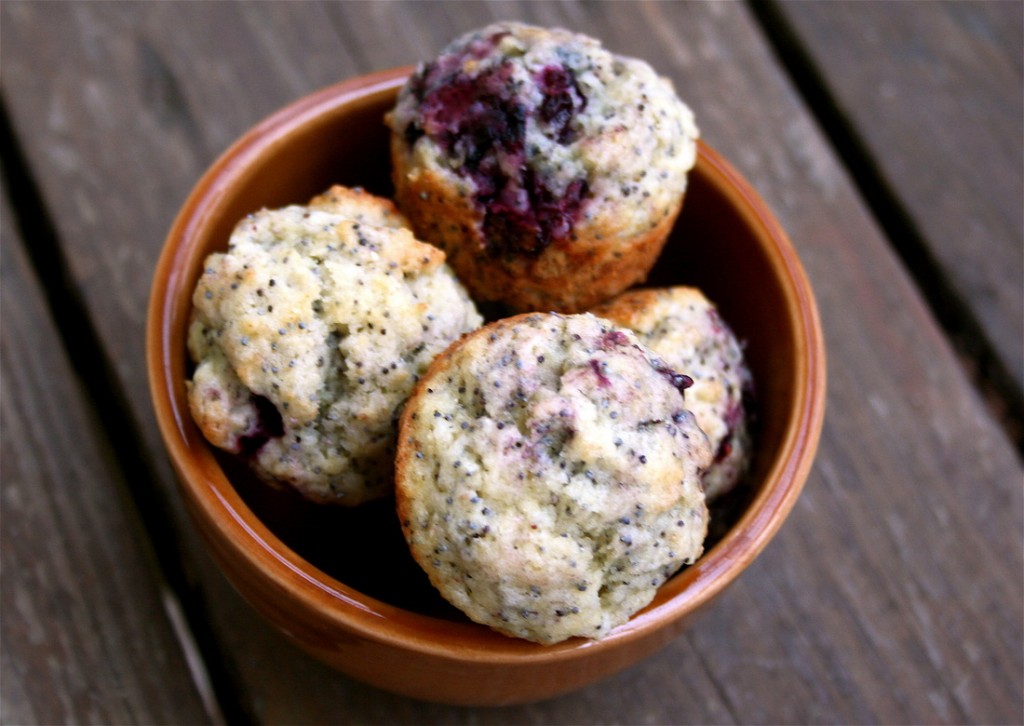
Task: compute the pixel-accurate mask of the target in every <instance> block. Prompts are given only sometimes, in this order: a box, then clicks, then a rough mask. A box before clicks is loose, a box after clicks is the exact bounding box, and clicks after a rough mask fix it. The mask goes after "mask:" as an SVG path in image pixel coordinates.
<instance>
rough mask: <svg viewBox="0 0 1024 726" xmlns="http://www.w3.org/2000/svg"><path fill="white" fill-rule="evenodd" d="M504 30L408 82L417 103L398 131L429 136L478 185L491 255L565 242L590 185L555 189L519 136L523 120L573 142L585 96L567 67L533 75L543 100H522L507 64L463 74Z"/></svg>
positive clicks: (581, 182)
mask: <svg viewBox="0 0 1024 726" xmlns="http://www.w3.org/2000/svg"><path fill="white" fill-rule="evenodd" d="M501 35H502V34H497V35H495V36H491V37H489V38H484V39H476V40H475V41H473V42H472V43H470V44H469V46H467V47H466V48H464V49H462V51H461V52H458V53H451V54H446V55H443V56H441V57H440V58H439V59H437V60H436V61H434V62H433V63H430V64H428V65H427V66H425V67H424V68H423V69H422V71H421V72H420V73H419V74H417V76H416V77H415V78H414V79H413V81H412V83H411V86H410V88H411V92H412V93H413V95H414V96H415V97H416V98H417V100H419V108H418V110H417V115H416V117H415V119H414V120H413V121H412V122H411V123H410V124H409V125H408V126H406V128H405V131H404V136H405V139H406V141H407V142H408V143H409V144H410V145H412V144H414V143H416V141H418V140H419V139H420V138H421V137H422V136H424V135H426V136H427V137H429V138H430V139H431V140H432V141H434V143H436V144H437V145H438V147H439V148H440V149H441V150H442V151H443V152H444V153H445V154H446V155H447V156H448V157H450V158H451V159H453V160H454V161H455V163H454V165H453V166H454V168H455V169H456V170H457V172H458V173H460V174H462V175H463V176H465V177H468V178H469V179H471V180H472V181H473V183H474V185H475V189H476V191H475V193H474V197H473V199H474V203H475V204H476V205H477V207H478V208H479V209H480V211H481V214H482V220H481V231H482V233H483V247H484V250H486V251H487V252H489V253H491V254H494V255H501V256H506V255H517V254H523V255H538V254H540V253H541V252H543V251H544V249H545V248H546V247H547V246H548V245H550V244H551V243H552V242H555V241H558V240H563V239H567V238H569V237H570V236H571V235H572V232H573V228H574V225H575V223H576V221H577V220H578V219H579V216H580V212H581V209H582V206H583V203H584V201H585V199H586V198H587V193H588V191H589V189H588V185H587V180H586V179H585V178H578V179H573V180H571V181H569V182H568V183H567V184H565V185H564V190H562V191H560V192H559V191H556V190H555V183H554V180H552V179H550V178H548V177H547V176H546V175H545V174H543V173H540V172H538V171H537V170H536V169H535V168H534V167H535V164H533V163H532V162H533V159H531V155H532V154H535V153H537V152H536V151H532V150H528V149H527V143H526V136H527V125H528V122H529V121H531V120H532V121H534V123H535V125H536V127H537V129H538V130H539V131H540V132H541V133H542V134H544V135H545V136H546V137H548V138H549V139H551V140H553V141H555V142H556V143H559V144H562V145H567V144H571V143H572V142H573V141H575V139H576V138H577V136H578V130H577V128H576V126H575V125H574V124H573V121H574V120H575V119H576V117H577V116H578V114H579V113H580V112H581V111H582V110H583V109H584V108H585V107H586V103H587V100H586V97H585V96H584V95H583V93H582V92H581V90H580V88H579V85H578V84H577V82H576V76H575V74H574V73H573V71H572V70H571V69H569V68H566V67H564V66H559V65H550V66H545V67H544V68H542V69H540V70H539V71H538V72H536V73H534V74H533V75H532V76H531V82H532V83H534V84H535V85H536V87H537V89H538V90H539V91H540V92H541V99H542V100H541V101H540V103H539V104H536V105H527V103H526V102H525V100H524V99H525V98H526V97H527V96H528V95H529V94H524V93H522V92H521V89H520V87H519V83H520V82H519V81H518V80H517V79H516V78H515V77H514V70H515V67H514V65H513V64H512V62H511V61H504V62H502V63H500V64H498V65H496V66H492V67H489V68H487V69H485V70H483V71H480V72H477V73H474V74H469V73H466V72H465V70H464V69H465V67H466V66H467V65H469V66H472V65H473V64H467V63H466V61H469V60H473V59H475V60H479V59H481V58H483V57H484V56H485V55H486V54H487V53H488V52H490V51H492V50H493V48H494V47H495V46H496V45H497V43H498V41H500V39H501Z"/></svg>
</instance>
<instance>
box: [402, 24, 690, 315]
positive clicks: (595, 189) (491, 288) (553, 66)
mask: <svg viewBox="0 0 1024 726" xmlns="http://www.w3.org/2000/svg"><path fill="white" fill-rule="evenodd" d="M388 124H389V125H390V128H391V131H392V135H391V150H392V162H393V176H394V183H395V188H396V195H397V200H398V206H399V208H400V209H401V210H402V211H403V212H404V213H405V214H406V215H408V217H409V219H410V221H411V222H412V225H413V229H414V230H415V231H416V233H417V236H419V237H420V239H423V240H425V241H427V242H430V243H433V244H436V245H438V246H440V247H441V248H442V249H444V250H445V252H446V253H447V254H448V261H449V264H451V265H452V268H453V269H454V270H455V272H456V273H457V274H458V275H459V277H460V279H462V281H463V282H464V283H465V284H466V285H467V287H468V288H469V291H470V293H471V294H472V295H473V296H474V298H475V299H476V300H477V301H478V302H480V301H500V302H503V303H506V304H507V305H509V306H511V307H512V308H513V309H516V310H520V311H529V310H556V311H562V312H579V311H582V310H585V309H586V308H588V307H590V306H591V305H594V304H596V303H598V302H600V301H602V300H605V299H607V298H609V297H612V296H613V295H615V294H617V293H619V292H621V291H622V290H624V289H626V288H627V287H629V286H630V285H632V284H634V283H636V282H639V281H641V280H643V279H644V278H645V277H646V275H647V272H648V271H649V270H650V268H651V266H652V265H653V264H654V261H655V259H656V258H657V256H658V254H659V252H660V251H661V248H662V247H663V245H664V243H665V239H666V237H667V235H668V233H669V231H670V229H671V227H672V225H673V223H674V221H675V219H676V216H677V215H678V213H679V210H680V207H681V204H682V201H683V195H684V192H685V189H686V181H687V172H688V171H689V170H690V169H691V168H692V166H693V165H694V162H695V160H696V153H697V147H696V140H697V137H698V131H697V127H696V125H695V123H694V119H693V114H692V113H691V111H690V109H689V108H688V107H687V106H686V105H685V104H684V103H683V102H682V101H681V100H679V98H678V97H677V96H676V94H675V91H674V90H673V87H672V84H671V82H670V81H668V80H667V79H665V78H660V77H659V76H658V75H657V74H656V73H655V71H654V70H653V69H652V68H651V67H650V66H649V65H647V64H646V63H644V62H643V61H640V60H636V59H632V58H625V57H622V56H617V55H612V54H611V53H609V52H608V51H607V50H605V49H604V48H602V47H601V45H600V44H599V43H598V42H597V41H596V40H594V39H592V38H589V37H587V36H584V35H579V34H574V33H570V32H569V31H566V30H562V29H546V28H538V27H533V26H528V25H522V24H519V23H498V24H495V25H491V26H488V27H486V28H483V29H481V30H478V31H475V32H472V33H468V34H466V35H464V36H462V37H460V38H458V39H457V40H455V41H454V42H452V43H451V44H450V45H449V46H448V47H446V48H445V49H444V50H443V51H442V52H441V54H440V55H439V56H438V57H437V58H436V59H435V60H433V61H431V62H430V63H427V64H425V65H421V66H420V67H419V68H418V69H417V70H416V72H415V73H413V74H412V76H411V77H410V79H409V80H408V82H407V83H406V85H405V86H404V87H403V88H402V90H401V91H400V93H399V96H398V101H397V103H396V106H395V108H394V109H393V110H392V112H391V113H390V114H389V115H388Z"/></svg>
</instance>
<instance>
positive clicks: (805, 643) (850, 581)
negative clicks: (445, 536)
mask: <svg viewBox="0 0 1024 726" xmlns="http://www.w3.org/2000/svg"><path fill="white" fill-rule="evenodd" d="M281 7H282V6H278V5H268V4H252V5H238V4H232V5H223V4H214V5H192V4H188V5H167V4H154V5H145V6H143V5H108V4H102V5H101V4H78V5H60V6H52V5H48V6H46V13H47V15H46V23H45V24H44V23H42V16H41V13H42V12H43V10H42V9H41V8H40V7H38V6H36V5H33V4H31V3H24V4H20V3H5V4H4V6H3V7H2V8H0V13H2V19H3V21H4V22H3V28H4V33H5V35H4V43H3V46H2V53H3V65H4V68H5V87H4V93H5V94H6V96H5V97H6V100H7V103H8V106H9V107H10V109H11V112H12V115H13V117H14V121H15V124H16V128H17V129H18V130H19V131H20V132H21V133H20V135H21V138H23V139H24V140H25V143H26V145H27V148H28V152H29V158H30V161H31V163H32V167H33V170H34V171H35V172H36V173H37V174H38V175H39V178H40V181H41V183H42V188H43V193H44V196H45V197H46V200H47V202H48V204H49V205H50V207H51V209H54V210H58V209H59V210H65V213H64V214H62V215H61V216H59V217H57V227H58V232H59V236H60V238H61V240H62V244H63V245H64V246H65V249H66V252H67V254H68V256H69V258H71V260H72V263H73V272H74V275H75V278H76V281H77V283H78V285H79V286H80V289H81V291H82V295H83V298H84V300H85V301H86V304H87V306H88V309H89V313H90V315H91V316H92V319H93V320H94V321H95V325H96V327H97V330H98V333H99V335H100V336H101V339H102V343H103V345H104V347H105V349H106V350H107V352H108V354H109V356H110V358H111V359H112V360H114V361H117V373H118V376H119V378H118V384H119V385H120V386H121V387H122V388H123V390H124V391H125V392H126V400H128V401H130V402H131V405H132V409H131V413H132V415H133V416H134V417H135V420H136V421H137V422H138V425H139V427H140V433H141V435H142V438H143V440H144V442H145V446H146V447H147V456H148V457H149V458H150V460H151V461H152V463H153V468H154V471H155V472H157V478H158V481H159V482H160V485H161V486H162V487H164V488H165V489H166V490H167V491H171V488H172V485H171V481H170V478H169V476H168V473H167V470H166V466H165V465H163V464H162V457H161V454H160V446H159V442H158V441H157V438H156V434H155V428H154V427H153V425H152V422H151V416H150V413H149V404H148V396H147V394H146V388H145V381H144V371H143V370H142V361H141V351H139V350H137V349H136V348H135V347H134V346H135V345H137V344H136V343H134V341H137V340H140V339H141V332H142V320H141V314H142V310H143V305H144V300H145V296H146V292H147V289H146V287H147V284H148V278H149V270H151V269H152V265H153V263H154V262H155V259H156V255H157V253H158V251H159V245H160V240H161V239H162V236H163V233H164V231H165V229H166V227H167V226H168V225H169V223H170V220H171V218H172V216H173V214H174V211H175V209H176V207H177V205H178V204H179V203H180V201H181V200H182V199H183V197H184V194H185V192H186V191H187V189H188V188H189V186H190V185H191V184H192V183H193V182H194V181H195V180H196V179H197V178H198V176H199V174H200V173H201V171H202V169H203V168H204V166H205V164H207V163H208V162H209V161H210V160H212V157H213V154H214V153H216V151H218V150H219V149H220V148H222V147H223V145H224V144H226V143H227V142H228V141H229V140H230V139H231V138H233V137H234V136H236V135H238V134H240V133H241V132H242V131H243V130H244V129H245V128H246V127H247V126H248V125H250V124H251V123H253V122H254V121H256V120H257V119H258V118H260V117H261V116H262V115H264V114H265V113H267V112H268V111H269V110H271V109H273V108H275V107H277V106H280V105H283V104H284V103H286V102H287V101H289V100H291V99H292V98H294V97H295V96H296V95H299V94H300V93H303V92H305V91H307V90H312V89H314V88H318V87H320V86H323V85H326V84H327V83H329V82H331V81H333V80H336V79H339V78H342V77H345V76H347V75H350V74H352V73H355V72H362V71H368V70H372V69H376V68H381V67H386V66H392V65H399V64H402V63H407V62H412V61H414V60H417V59H418V58H423V57H426V56H429V54H430V53H432V52H434V51H436V50H437V49H439V48H440V47H441V45H443V44H444V43H445V42H447V40H448V39H449V38H450V37H451V36H452V35H454V34H455V33H456V32H458V31H460V30H464V29H468V28H470V27H473V26H476V25H480V24H482V23H484V22H487V21H488V20H489V19H490V18H492V17H495V16H502V17H511V16H520V17H524V18H525V19H527V20H531V21H535V22H541V23H545V24H561V25H568V26H571V27H574V28H577V29H579V30H582V31H585V32H589V33H591V34H593V35H597V36H599V37H602V38H604V39H605V41H606V44H607V45H608V46H610V47H611V48H613V49H615V50H618V51H621V52H626V53H629V54H633V55H638V56H642V57H645V58H647V59H649V60H650V61H651V62H652V63H653V64H654V65H655V66H656V67H658V68H659V69H660V70H661V71H662V72H664V73H666V74H668V75H670V76H671V77H672V78H673V80H674V81H675V83H676V85H677V88H678V89H679V90H680V92H681V94H682V95H683V96H684V98H686V99H687V100H688V101H689V102H690V103H691V104H692V105H693V106H694V108H695V110H696V111H697V113H698V118H699V119H700V122H701V126H702V129H703V132H704V136H705V138H707V139H708V140H709V141H710V142H711V143H712V145H714V146H715V147H716V148H718V149H720V150H721V151H722V152H723V153H725V155H726V156H727V157H728V158H730V159H731V160H732V161H734V163H736V164H737V165H738V166H739V167H740V169H741V170H742V171H743V173H744V174H746V175H747V176H748V178H750V179H751V181H752V182H753V183H754V184H755V186H756V187H757V188H758V189H759V190H760V191H761V192H762V194H763V195H764V196H765V197H766V199H767V200H768V201H769V203H770V204H771V205H772V206H773V208H774V209H776V211H777V213H778V214H779V216H780V219H781V220H782V222H783V224H784V226H785V227H786V228H787V229H788V230H789V232H790V234H791V236H792V237H793V239H794V242H795V244H796V245H797V247H798V249H799V251H800V253H801V256H802V258H803V260H804V263H805V265H806V266H807V268H808V271H809V273H810V276H811V278H812V281H813V282H814V283H815V285H816V289H817V292H818V296H819V303H820V305H821V310H822V316H823V319H824V323H825V329H826V335H827V343H828V346H829V353H830V372H831V379H830V388H829V407H830V414H829V417H828V420H827V423H826V430H825V433H824V437H823V441H822V446H821V451H820V454H819V459H818V463H817V465H816V468H815V471H814V473H813V475H812V478H811V481H810V482H809V484H808V488H807V491H806V493H805V495H804V496H803V498H802V499H801V501H800V503H799V504H798V506H797V509H796V511H795V512H794V515H793V517H792V519H791V520H790V522H789V523H788V524H787V526H786V527H785V528H784V530H783V531H782V533H781V534H780V536H779V537H778V539H777V540H776V541H775V542H774V543H773V544H772V545H771V546H770V547H769V548H768V550H767V551H766V552H765V553H764V555H762V557H761V559H759V560H758V561H757V562H756V563H755V564H754V566H753V567H752V568H751V570H750V571H749V572H748V573H747V574H746V575H745V576H744V577H743V578H742V579H741V581H740V582H739V583H737V585H736V586H735V587H734V588H733V589H731V590H730V592H729V593H727V595H726V596H725V597H724V598H723V599H722V600H721V601H720V602H719V603H718V604H717V605H716V606H715V607H714V608H713V609H712V610H711V611H710V612H709V613H708V614H707V615H706V616H705V617H704V618H703V620H701V621H700V622H699V623H698V624H697V625H696V626H695V627H694V628H693V629H692V630H691V631H689V632H688V633H687V634H686V635H685V636H683V637H681V638H680V639H678V640H677V641H675V642H674V643H673V644H671V645H670V646H669V648H667V649H666V650H665V651H663V652H662V653H660V654H659V655H657V656H655V657H654V658H652V659H650V660H648V661H645V662H644V663H642V664H639V665H638V666H636V667H634V668H632V669H630V670H629V671H627V672H625V673H623V674H620V675H619V676H616V677H614V678H612V679H610V680H609V681H607V682H605V683H603V684H598V685H596V686H593V687H591V688H588V689H585V690H583V691H581V692H579V693H576V694H571V695H569V696H566V697H563V698H559V699H555V700H553V701H548V702H545V703H542V704H536V705H533V706H525V707H519V708H511V709H500V710H468V711H467V710H465V709H452V708H447V707H441V706H427V705H423V704H419V703H416V702H412V701H408V700H406V699H399V698H392V697H390V696H387V695H386V694H382V693H380V692H378V691H376V690H374V689H370V688H366V687H364V686H361V685H360V684H357V683H354V682H352V681H350V680H349V679H346V678H344V677H341V676H338V675H336V674H334V673H333V672H331V671H329V670H328V669H326V668H325V667H323V666H320V665H319V664H317V663H315V662H313V661H312V660H311V659H309V658H307V657H306V656H304V655H302V654H301V653H298V652H297V651H295V650H294V649H293V648H291V647H290V646H289V645H287V644H286V643H285V642H284V640H283V639H282V638H281V637H280V636H278V635H276V634H275V633H273V632H272V631H270V629H269V628H267V627H266V626H264V625H263V624H262V623H261V622H260V621H258V619H257V618H256V617H255V616H254V615H253V614H252V613H251V612H250V611H248V609H247V608H245V607H244V605H242V604H241V603H240V602H239V601H238V598H237V596H234V595H233V593H232V592H231V591H230V590H229V589H227V588H225V587H224V584H223V581H222V580H220V578H219V576H218V575H216V574H215V573H212V572H211V571H210V568H209V565H208V563H205V562H204V561H203V558H202V556H201V555H198V554H194V553H191V554H190V556H191V557H193V558H194V564H195V567H196V572H197V578H198V587H199V588H200V589H201V591H202V593H203V594H204V595H205V597H206V606H207V608H208V612H209V617H210V619H211V622H212V623H213V624H214V632H215V634H216V635H217V637H218V638H219V639H220V640H219V646H220V649H221V651H222V652H223V654H224V657H225V658H226V659H227V662H226V663H225V664H224V668H225V670H226V671H227V672H229V673H231V674H233V675H234V678H235V680H234V681H233V683H232V685H233V686H234V688H235V689H236V690H237V693H238V694H239V697H240V698H241V699H242V701H243V704H244V707H245V709H246V710H247V711H248V712H249V713H250V714H251V715H252V716H253V717H254V718H255V719H257V720H260V721H266V722H271V723H278V722H367V721H431V722H438V723H462V722H466V721H473V722H510V721H514V722H522V723H541V722H587V721H596V722H597V721H600V722H607V721H619V722H637V723H645V722H646V723H656V722H689V721H696V722H728V721H734V722H756V721H759V722H796V721H799V722H809V721H819V722H851V721H875V722H881V721H886V722H889V721H903V722H965V721H975V722H1019V721H1021V720H1022V719H1024V714H1022V713H1021V703H1022V696H1021V682H1022V680H1024V678H1022V670H1024V668H1022V663H1021V642H1022V635H1021V620H1022V612H1021V608H1022V602H1024V582H1022V578H1021V572H1022V569H1024V567H1022V562H1021V538H1022V530H1024V524H1022V521H1021V491H1020V481H1021V474H1022V472H1021V467H1020V463H1019V461H1018V460H1017V459H1016V457H1015V455H1014V453H1013V451H1012V448H1011V447H1010V445H1009V444H1008V442H1007V440H1006V438H1005V436H1004V435H1003V434H1002V433H1001V431H1000V430H999V429H998V427H997V426H996V425H995V424H994V423H993V421H992V420H991V418H990V417H989V416H988V414H987V413H986V409H985V408H984V406H983V405H982V403H981V402H980V400H979V399H978V396H977V395H976V393H975V392H974V390H973V389H972V387H971V385H970V383H969V382H968V381H967V380H965V378H964V376H963V374H962V371H961V369H960V367H959V365H958V363H957V361H956V360H955V358H954V356H953V353H952V350H951V348H950V345H949V343H948V341H947V340H945V339H944V337H943V336H942V334H941V332H940V331H939V329H938V328H937V326H936V324H935V321H934V319H933V318H932V317H931V315H930V313H929V311H928V309H927V307H926V306H925V305H924V304H923V303H922V301H921V299H920V297H919V296H918V294H917V292H916V290H915V288H914V286H913V284H912V283H911V282H910V281H909V280H908V278H907V276H906V274H905V272H904V271H903V270H902V268H901V266H900V264H899V263H898V261H897V260H896V259H895V258H894V257H893V255H892V253H891V251H890V249H889V248H888V245H887V243H886V241H885V239H884V238H883V236H882V235H881V233H880V232H879V230H878V228H877V226H876V225H875V224H874V222H873V220H872V219H871V218H870V216H869V215H868V214H867V213H866V211H865V208H864V206H863V205H862V204H861V202H860V200H859V199H858V198H857V196H856V193H855V192H854V190H853V188H852V186H851V184H850V182H849V179H848V178H847V176H846V175H845V173H844V170H843V169H842V168H841V166H840V165H839V164H838V163H837V160H836V158H835V156H834V155H833V154H832V153H831V151H830V150H829V148H828V146H827V144H826V143H825V141H824V139H823V138H822V136H821V134H820V133H819V132H818V130H817V129H816V128H815V125H814V123H813V121H812V120H811V119H810V117H809V116H808V115H807V113H806V111H805V110H804V108H803V107H802V105H801V102H800V99H799V98H798V97H797V95H796V93H795V91H794V89H793V87H792V86H790V85H788V84H787V82H786V79H785V77H784V75H783V74H782V73H781V71H780V70H779V69H778V67H777V66H775V65H774V64H773V62H772V59H771V56H770V53H769V51H768V48H767V46H766V43H765V42H764V38H763V37H761V36H760V35H759V33H758V30H757V27H756V25H755V24H754V23H753V22H752V20H751V18H750V17H749V15H748V13H747V11H746V9H745V8H744V6H742V5H738V4H642V5H636V4H628V5H627V4H595V5H591V4H575V3H565V4H547V3H545V4H529V5H519V4H512V5H506V4H484V3H459V4H455V5H448V4H423V3H358V4H356V3H344V4H330V5H327V6H320V5H313V4H303V5H298V6H294V5H289V6H288V8H287V11H283V10H281V9H280V8H281ZM43 27H45V28H46V30H45V32H43V33H40V32H39V31H38V29H39V28H43ZM226 27H231V28H233V31H232V32H233V33H234V34H235V36H234V38H233V39H232V40H226V39H225V36H226V35H227V34H226V33H224V32H223V29H224V28H226ZM267 28H273V29H274V30H273V32H272V33H271V32H269V31H268V30H267ZM142 49H146V50H145V51H143V50H142ZM147 59H148V60H147ZM36 68H48V69H52V70H51V71H50V78H48V83H47V84H40V82H39V78H38V75H37V74H36V73H35V70H34V69H36ZM41 86H43V90H40V89H41ZM114 101H116V103H114ZM72 120H73V121H74V123H72V122H71V121H72ZM112 139H116V140H117V142H118V145H119V147H123V148H131V149H133V150H134V152H135V153H133V154H131V155H125V154H122V153H120V149H119V148H118V146H115V144H114V143H113V142H112ZM67 189H75V190H76V193H75V195H74V196H73V198H72V200H71V202H72V203H71V204H70V205H68V204H67V200H66V194H65V193H63V190H67ZM101 210H102V213H101ZM837 271H841V273H842V274H839V273H838V272H837ZM111 290H116V291H117V292H116V294H111V292H110V291H111ZM893 351H901V353H900V354H898V355H897V354H895V353H894V352H893ZM978 482H984V483H985V485H984V486H978V485H977V483H978ZM967 493H969V494H967ZM170 516H172V517H174V518H175V522H176V529H178V530H179V531H180V533H181V537H182V540H183V541H184V542H186V543H187V542H188V540H189V528H188V525H187V522H183V521H180V520H179V519H178V518H179V517H180V512H178V511H174V510H172V511H171V512H170ZM187 549H188V548H187V547H186V550H187Z"/></svg>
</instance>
